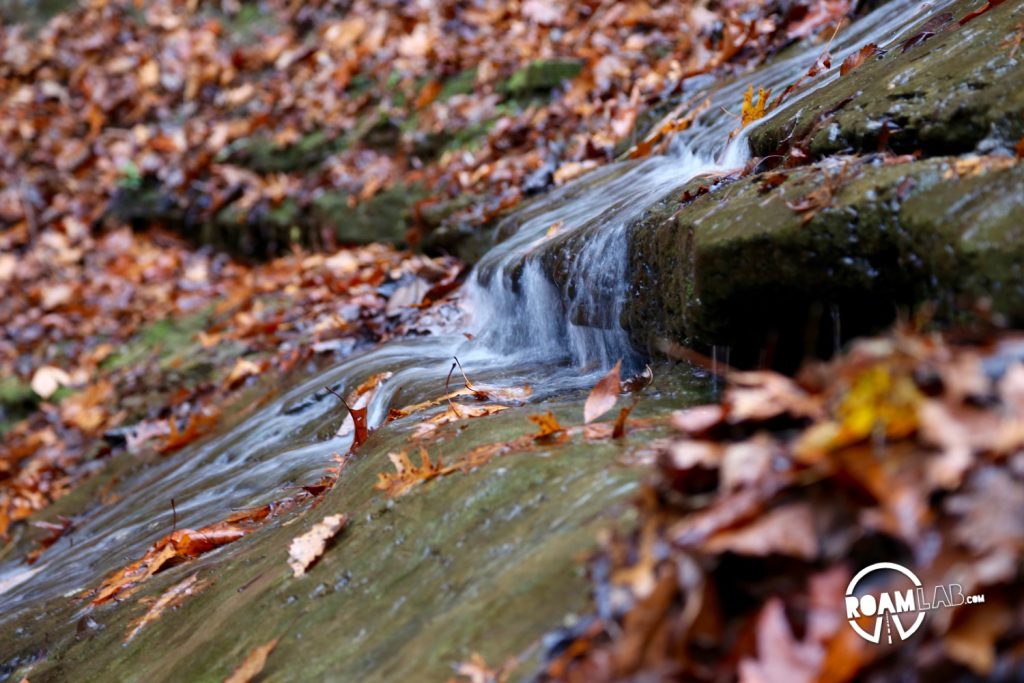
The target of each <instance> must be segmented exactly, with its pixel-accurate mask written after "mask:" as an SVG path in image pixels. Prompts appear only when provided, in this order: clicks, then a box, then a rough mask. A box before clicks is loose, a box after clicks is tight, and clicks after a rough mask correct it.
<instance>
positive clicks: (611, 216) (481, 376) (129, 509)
mask: <svg viewBox="0 0 1024 683" xmlns="http://www.w3.org/2000/svg"><path fill="white" fill-rule="evenodd" d="M916 5H917V3H915V2H911V1H908V0H894V1H893V2H890V3H887V4H883V5H882V7H881V8H879V9H877V10H875V11H874V12H873V13H871V14H870V15H868V16H867V17H865V18H863V19H861V20H859V21H858V22H856V23H855V24H854V25H853V26H851V27H849V28H848V29H846V30H844V31H843V32H842V35H841V36H840V38H839V39H838V40H837V42H836V44H835V45H833V46H832V54H833V59H834V61H835V62H836V63H838V62H839V61H841V60H842V59H843V58H844V57H845V56H846V55H848V54H850V53H851V52H852V51H854V50H856V49H858V48H859V47H860V46H862V45H863V44H865V43H867V42H875V43H878V44H881V45H885V44H886V43H888V42H891V41H892V40H893V39H894V37H895V35H897V33H898V31H899V30H901V29H902V28H903V27H904V26H906V24H907V22H908V20H909V19H908V13H909V12H911V11H912V10H913V9H914V8H915V6H916ZM936 9H937V8H936V7H934V6H932V7H931V8H930V11H935V10H936ZM822 49H823V46H821V45H818V46H810V47H807V48H804V49H802V50H799V51H794V52H793V54H791V55H790V56H788V57H786V58H784V59H777V60H775V61H774V63H773V64H772V65H770V66H768V67H766V68H763V69H760V70H758V71H757V72H755V74H753V75H747V76H744V77H737V78H736V79H734V80H732V81H731V82H726V83H724V84H720V83H714V84H711V85H709V86H707V87H705V88H704V89H703V91H701V90H696V91H695V92H693V93H692V97H693V101H694V102H699V101H701V100H703V99H704V98H705V97H710V98H711V100H712V105H713V106H712V107H711V109H709V110H708V111H707V112H706V113H705V114H704V115H702V116H701V117H699V118H698V120H697V121H696V122H695V124H694V126H693V127H692V128H691V129H690V130H688V131H686V132H684V133H683V134H681V135H680V136H679V137H678V138H677V139H676V140H675V141H674V146H673V148H672V149H671V150H670V152H669V154H668V155H666V156H661V157H654V158H649V159H646V160H643V161H640V162H628V163H625V164H613V165H610V166H608V167H606V168H604V169H602V170H599V171H595V172H594V173H592V174H590V175H589V176H587V177H585V178H583V179H582V180H581V181H579V182H577V183H573V184H570V185H569V186H566V187H563V188H560V189H557V190H555V191H553V192H552V193H550V194H549V195H548V196H546V197H544V198H542V199H540V200H538V201H537V202H535V203H533V204H532V205H531V206H530V207H528V209H526V210H525V211H524V213H523V214H521V216H519V217H517V219H516V220H522V224H521V225H520V226H519V227H518V229H517V230H516V231H515V232H514V234H512V235H510V236H508V237H507V238H506V239H505V240H504V241H502V242H501V243H500V244H498V245H497V246H495V247H494V248H493V249H492V250H491V251H490V252H489V253H488V254H487V255H486V256H485V257H484V258H483V259H482V261H481V262H480V264H479V265H478V266H477V268H476V270H475V272H474V274H473V275H472V277H471V278H470V280H469V282H468V283H467V285H466V286H465V287H464V291H463V294H462V300H463V302H464V304H465V306H466V309H467V312H468V320H469V323H468V329H462V328H459V329H452V330H450V332H449V333H448V334H442V335H437V336H434V337H419V338H411V339H404V340H397V341H393V342H389V343H387V344H384V345H382V346H380V347H379V348H377V349H375V350H372V351H370V352H368V353H365V354H362V355H359V356H357V357H352V358H349V359H347V360H345V361H343V362H342V363H340V364H339V365H338V366H336V367H335V368H333V369H331V370H329V371H327V372H326V373H324V374H323V375H322V376H319V377H315V378H313V379H311V380H309V381H307V382H305V383H303V384H301V385H299V386H296V387H293V388H291V389H289V390H287V391H285V392H284V393H283V394H282V395H281V396H280V397H278V398H277V399H275V400H273V401H272V402H270V403H269V404H268V405H267V406H265V407H264V408H262V409H260V410H258V411H256V412H255V413H253V414H252V415H251V416H249V417H248V418H246V419H245V421H244V422H243V423H241V424H237V425H234V426H233V427H232V428H230V429H229V430H228V431H226V432H225V433H222V434H220V435H218V436H215V437H213V438H211V439H207V440H205V441H203V442H201V443H197V444H194V445H192V446H189V447H187V448H185V449H183V450H182V451H180V452H178V453H176V454H175V455H173V456H171V457H170V458H168V459H166V460H163V461H160V462H158V463H157V464H155V465H153V466H151V467H149V468H147V469H144V470H143V471H141V472H138V473H135V474H132V475H130V476H129V477H128V478H127V481H126V482H125V483H123V484H122V485H121V486H120V489H119V495H120V498H119V499H118V500H117V501H116V502H114V503H111V504H109V505H105V506H102V507H99V508H98V509H96V510H95V511H94V512H91V513H90V514H89V515H87V516H86V518H85V519H84V520H83V521H82V522H81V524H80V525H79V526H78V528H77V529H76V531H75V546H74V548H73V550H71V551H69V550H68V549H66V548H65V546H64V544H63V543H62V544H59V547H54V548H53V549H51V550H50V551H48V552H47V553H45V554H44V555H43V557H42V559H41V561H40V562H39V564H37V565H36V566H35V567H33V568H31V569H30V570H28V569H26V568H25V567H24V565H23V564H22V563H21V559H20V558H17V557H8V558H6V559H4V560H2V561H0V614H2V615H3V617H0V628H3V625H4V622H6V621H8V619H13V618H14V617H15V616H16V615H18V614H19V613H21V612H22V611H24V610H25V609H28V608H29V607H30V606H31V605H32V604H42V603H44V602H46V601H49V600H51V599H54V598H57V597H59V596H61V595H67V594H69V593H71V592H74V591H76V590H81V589H83V588H85V587H87V586H90V585H95V583H96V582H97V580H98V579H99V577H101V576H103V575H105V574H107V573H108V572H110V571H111V570H113V569H116V568H118V567H121V566H123V565H124V563H125V562H126V561H127V560H130V559H133V558H135V557H138V556H139V555H140V554H141V552H142V551H143V550H144V548H145V547H146V546H147V545H149V544H151V543H152V542H153V541H154V540H155V539H156V538H159V537H160V536H162V535H164V534H165V533H166V532H167V528H166V525H165V522H166V517H167V507H168V501H170V500H171V499H172V498H175V499H176V501H177V519H178V524H179V527H186V526H192V527H198V526H202V525H203V524H206V523H209V522H210V521H212V520H216V519H221V518H223V517H224V516H226V514H227V513H228V511H229V510H230V509H231V508H238V507H245V506H250V505H256V504H261V503H263V502H266V501H267V500H268V499H269V498H270V496H272V495H273V493H272V492H270V493H268V489H270V488H272V487H273V486H275V485H276V483H278V482H282V481H292V482H299V483H304V482H305V481H307V480H312V479H315V478H316V477H317V476H318V475H319V473H320V472H321V471H322V468H323V464H324V462H326V461H327V460H328V459H329V457H330V454H331V453H333V452H335V451H344V450H345V449H346V448H347V445H348V444H347V443H346V442H345V439H339V438H328V439H322V438H318V437H317V434H318V433H320V432H322V431H323V430H324V429H326V428H327V427H328V426H329V425H331V424H333V423H332V420H333V419H334V416H335V415H336V414H337V406H336V402H335V400H334V399H333V397H331V396H330V395H329V394H328V392H326V391H325V390H324V389H323V387H324V386H325V385H330V386H333V387H336V388H337V389H338V390H339V391H341V392H345V391H347V390H349V389H351V388H352V387H354V386H356V385H358V384H359V383H360V382H361V381H362V380H363V379H365V378H366V377H367V376H369V375H371V374H373V373H376V372H381V371H384V370H387V371H390V372H393V373H394V374H393V376H392V377H391V378H390V379H389V380H388V381H386V382H385V383H384V384H383V385H382V386H381V389H380V390H379V391H378V393H377V394H376V395H375V396H374V399H373V401H372V403H371V405H370V410H369V422H370V424H371V425H372V426H377V425H380V424H382V423H383V422H384V420H385V417H386V415H387V411H388V408H389V407H390V406H394V405H404V404H409V403H413V402H416V401H418V400H422V399H424V398H428V397H429V398H432V397H436V396H437V395H439V394H440V393H441V390H442V387H443V385H444V380H445V376H446V375H447V373H448V370H449V368H450V363H451V358H452V356H458V357H459V359H460V360H461V362H462V364H463V366H464V367H465V368H466V370H467V371H468V372H469V373H470V375H471V376H472V377H473V378H474V379H476V380H477V381H479V382H484V381H486V382H489V383H492V384H502V383H504V384H509V385H521V384H524V383H530V384H531V385H533V387H534V389H535V393H534V395H533V398H532V400H538V401H539V400H543V399H544V398H546V397H549V396H551V395H553V394H556V393H559V392H564V391H566V390H568V389H573V388H581V387H585V386H590V385H591V384H592V383H593V381H594V378H595V377H596V376H597V375H598V374H600V373H601V372H603V371H604V369H606V368H607V367H608V366H609V365H611V364H612V363H614V362H615V360H616V359H618V358H623V359H625V360H626V362H627V364H635V362H636V360H638V358H639V357H638V355H637V353H636V352H635V351H634V350H633V349H632V348H631V347H630V345H629V341H628V338H627V336H626V333H625V331H624V330H623V329H622V328H621V327H620V326H619V325H618V319H619V312H620V311H621V308H622V304H623V301H624V300H625V297H626V296H628V291H627V288H626V282H627V277H626V247H627V235H626V232H627V229H628V226H629V224H630V222H631V221H632V220H634V219H635V218H637V217H638V216H639V215H640V214H641V212H642V211H644V209H645V208H646V207H647V206H649V205H651V204H652V203H653V202H654V201H656V200H657V199H659V198H661V197H663V196H664V195H665V194H666V193H668V192H670V191H672V190H673V189H674V188H677V187H679V186H680V185H682V184H683V183H685V182H686V181H688V180H690V179H691V178H693V177H695V176H697V175H699V174H702V173H712V172H719V171H722V170H725V169H731V168H736V167H738V166H741V165H742V164H744V163H745V162H746V160H747V144H746V140H745V137H744V135H742V134H741V135H738V136H734V137H733V138H732V140H731V142H730V136H729V132H730V130H731V129H733V128H735V127H736V126H737V125H738V124H737V122H736V120H735V119H734V118H733V117H731V116H729V115H727V114H725V113H723V112H722V110H721V106H728V107H735V105H736V103H737V102H739V101H741V100H742V97H743V93H744V91H745V90H746V89H747V88H748V87H749V86H750V85H753V86H754V87H755V88H757V87H768V88H772V89H773V90H774V91H776V92H779V91H781V89H782V88H784V87H785V86H786V85H787V84H789V83H791V82H793V81H794V80H796V79H797V78H798V77H799V76H800V75H801V74H802V73H803V72H804V71H806V69H807V68H808V67H809V66H810V65H811V64H813V63H814V61H815V59H816V58H817V56H818V54H819V53H820V52H821V50H822ZM831 77H832V78H835V77H837V76H835V75H833V76H831ZM817 85H819V86H820V85H821V83H818V84H817ZM806 92H807V91H805V92H804V93H803V94H806ZM800 96H801V93H797V94H794V95H793V96H792V97H793V99H796V98H798V97H800ZM522 216H528V217H527V218H525V219H524V218H522ZM549 233H552V234H549ZM570 244H571V250H570V251H569V252H567V253H570V254H571V258H567V259H564V261H565V264H564V266H565V273H564V277H562V278H561V284H555V283H554V282H553V281H552V279H551V278H550V277H549V276H548V274H547V273H546V271H545V269H544V267H543V265H544V264H543V262H542V259H543V257H544V254H545V253H546V252H547V250H549V249H552V248H563V247H566V245H570ZM466 331H468V332H471V336H472V339H467V337H466V336H465V335H464V334H463V333H464V332H466Z"/></svg>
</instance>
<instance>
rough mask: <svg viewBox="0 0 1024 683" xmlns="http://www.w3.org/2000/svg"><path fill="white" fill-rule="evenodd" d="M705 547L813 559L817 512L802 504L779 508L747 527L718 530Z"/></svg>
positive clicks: (815, 554) (750, 553) (740, 553)
mask: <svg viewBox="0 0 1024 683" xmlns="http://www.w3.org/2000/svg"><path fill="white" fill-rule="evenodd" d="M704 548H705V549H706V550H707V551H709V552H712V553H723V552H732V553H736V554H738V555H748V556H757V557H764V556H767V555H785V556H787V557H796V558H799V559H802V560H813V559H815V558H816V557H817V556H818V535H817V533H816V531H815V528H814V511H813V510H812V509H811V506H810V505H805V504H803V503H795V504H793V505H786V506H784V507H780V508H776V509H774V510H771V511H769V512H767V513H765V514H764V515H762V516H761V517H760V518H758V519H755V520H754V521H752V522H751V523H750V524H747V525H746V526H743V527H740V528H738V529H727V530H725V531H720V532H718V533H717V534H715V535H714V536H712V537H711V538H709V539H708V540H707V541H706V542H705V544H704Z"/></svg>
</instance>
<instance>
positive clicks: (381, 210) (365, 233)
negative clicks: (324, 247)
mask: <svg viewBox="0 0 1024 683" xmlns="http://www.w3.org/2000/svg"><path fill="white" fill-rule="evenodd" d="M423 196H424V193H423V190H422V188H420V187H418V186H411V187H406V186H401V185H399V186H395V187H391V188H388V189H387V190H384V191H382V192H379V193H378V194H376V195H375V196H374V197H373V198H371V199H369V200H366V201H362V202H358V203H355V205H354V206H351V205H350V203H349V195H348V193H346V192H342V191H329V192H324V193H323V194H321V195H320V196H319V197H317V198H316V199H315V200H314V201H313V206H312V211H311V213H312V224H313V225H314V226H316V227H318V228H319V229H322V230H324V231H326V232H327V233H328V234H329V235H330V236H331V237H332V238H333V239H334V240H335V241H336V242H338V243H341V244H368V243H370V242H387V243H391V244H401V243H404V241H405V233H406V231H407V230H408V228H409V225H410V221H411V220H412V208H413V205H414V204H415V203H416V202H417V201H419V200H420V199H422V198H423Z"/></svg>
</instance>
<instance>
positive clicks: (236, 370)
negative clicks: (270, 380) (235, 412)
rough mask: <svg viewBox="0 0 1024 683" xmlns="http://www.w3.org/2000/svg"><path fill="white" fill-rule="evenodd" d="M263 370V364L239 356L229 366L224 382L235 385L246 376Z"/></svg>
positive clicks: (229, 385)
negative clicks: (232, 364) (230, 366)
mask: <svg viewBox="0 0 1024 683" xmlns="http://www.w3.org/2000/svg"><path fill="white" fill-rule="evenodd" d="M262 371H263V366H261V365H260V364H259V363H255V362H253V361H251V360H248V359H246V358H239V359H238V360H237V361H235V365H234V366H233V367H232V368H231V372H229V373H228V376H227V378H226V379H225V380H224V383H225V384H226V385H227V386H228V387H229V388H230V387H236V386H238V385H239V384H241V383H242V380H244V379H245V378H247V377H251V376H252V375H258V374H259V373H261V372H262Z"/></svg>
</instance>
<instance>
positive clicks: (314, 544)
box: [288, 514, 348, 578]
mask: <svg viewBox="0 0 1024 683" xmlns="http://www.w3.org/2000/svg"><path fill="white" fill-rule="evenodd" d="M347 522H348V517H347V516H346V515H344V514H337V515H329V516H327V517H324V518H323V519H322V520H321V521H320V522H319V523H317V524H316V526H314V527H313V528H312V529H310V530H309V531H307V532H306V533H304V534H302V535H301V536H298V537H297V538H294V539H292V543H291V545H290V546H288V565H289V566H290V567H291V568H292V572H293V573H294V575H295V577H296V578H298V577H300V576H302V575H303V574H305V573H306V570H307V569H308V568H309V566H310V565H311V564H313V563H314V562H316V560H317V558H319V557H320V556H321V555H323V553H324V549H325V548H326V547H327V542H328V541H330V540H331V539H332V538H333V537H334V536H335V535H336V534H337V533H338V532H339V531H341V529H342V528H344V526H345V524H346V523H347Z"/></svg>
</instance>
